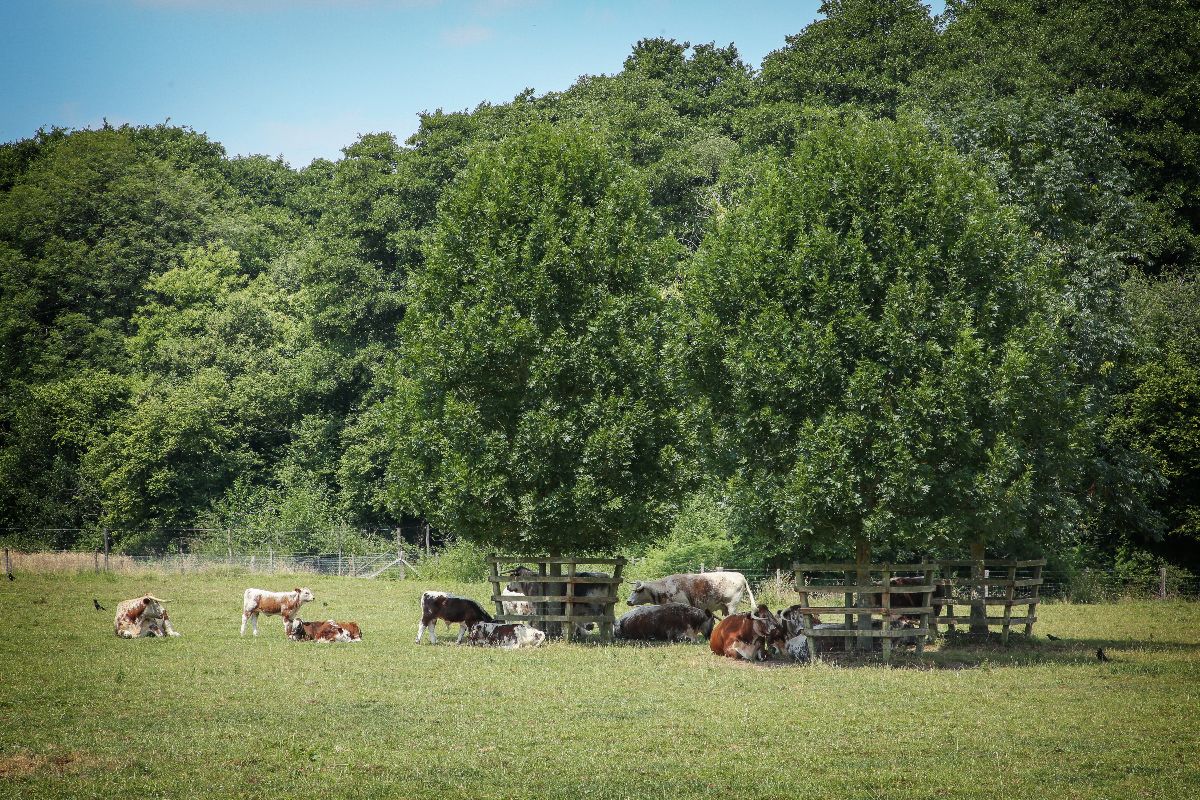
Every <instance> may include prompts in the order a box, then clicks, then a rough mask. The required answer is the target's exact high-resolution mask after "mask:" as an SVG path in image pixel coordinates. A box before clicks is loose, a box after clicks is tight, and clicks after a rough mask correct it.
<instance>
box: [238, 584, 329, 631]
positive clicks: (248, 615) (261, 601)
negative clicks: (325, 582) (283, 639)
mask: <svg viewBox="0 0 1200 800" xmlns="http://www.w3.org/2000/svg"><path fill="white" fill-rule="evenodd" d="M314 599H315V597H314V596H313V593H312V589H309V588H304V589H300V588H296V589H293V590H292V591H290V592H268V591H267V590H266V589H247V590H246V592H245V594H243V595H242V632H241V634H240V635H241V636H245V635H246V622H247V621H249V620H253V621H254V635H255V636H258V615H259V614H279V615H281V616H282V617H283V629H284V631H286V630H287V627H288V622H290V621H291V619H292V617H294V616H295V615H296V612H297V611H299V610H300V606H302V605H304V604H305V603H307V602H309V601H310V600H314Z"/></svg>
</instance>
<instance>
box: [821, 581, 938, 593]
mask: <svg viewBox="0 0 1200 800" xmlns="http://www.w3.org/2000/svg"><path fill="white" fill-rule="evenodd" d="M938 585H939V584H932V583H928V584H920V585H913V586H893V587H892V591H891V593H892V594H908V593H912V594H920V593H921V592H932V591H933V590H934V589H935V588H936V586H938ZM804 591H806V592H826V593H828V594H840V593H842V592H854V593H855V594H858V593H859V592H862V593H864V594H881V593H882V592H883V584H882V583H867V584H850V585H846V584H843V583H809V584H806V585H805V586H804Z"/></svg>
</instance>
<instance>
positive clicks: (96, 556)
mask: <svg viewBox="0 0 1200 800" xmlns="http://www.w3.org/2000/svg"><path fill="white" fill-rule="evenodd" d="M92 566H93V568H94V569H95V571H96V572H99V571H100V551H99V550H93V551H92Z"/></svg>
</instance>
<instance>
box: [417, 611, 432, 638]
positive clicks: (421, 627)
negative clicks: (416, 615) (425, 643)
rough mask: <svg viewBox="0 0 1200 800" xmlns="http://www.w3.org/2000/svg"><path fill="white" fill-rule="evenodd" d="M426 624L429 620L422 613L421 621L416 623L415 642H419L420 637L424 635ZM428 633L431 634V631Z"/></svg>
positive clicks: (427, 624)
mask: <svg viewBox="0 0 1200 800" xmlns="http://www.w3.org/2000/svg"><path fill="white" fill-rule="evenodd" d="M428 626H429V621H428V620H427V619H425V617H424V615H422V617H421V621H420V622H418V623H417V644H420V643H421V639H422V637H424V636H425V628H426V627H428ZM430 635H432V631H430Z"/></svg>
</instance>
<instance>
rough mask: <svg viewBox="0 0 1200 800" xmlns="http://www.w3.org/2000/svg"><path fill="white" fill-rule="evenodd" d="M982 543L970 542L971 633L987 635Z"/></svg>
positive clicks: (985, 584) (979, 541) (978, 541)
mask: <svg viewBox="0 0 1200 800" xmlns="http://www.w3.org/2000/svg"><path fill="white" fill-rule="evenodd" d="M984 552H985V549H984V541H983V539H982V538H981V539H976V540H975V541H973V542H971V633H976V634H983V635H984V636H986V635H987V632H988V620H987V603H986V602H985V600H986V598H987V583H986V582H985V579H984V568H983V564H984V562H983V559H984Z"/></svg>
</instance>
